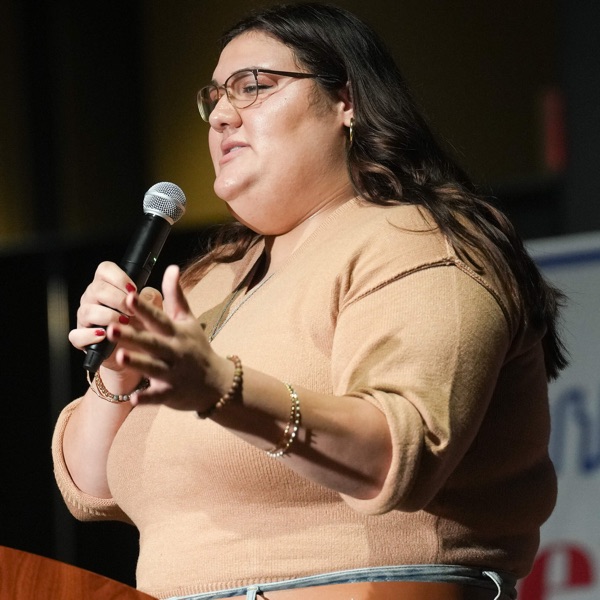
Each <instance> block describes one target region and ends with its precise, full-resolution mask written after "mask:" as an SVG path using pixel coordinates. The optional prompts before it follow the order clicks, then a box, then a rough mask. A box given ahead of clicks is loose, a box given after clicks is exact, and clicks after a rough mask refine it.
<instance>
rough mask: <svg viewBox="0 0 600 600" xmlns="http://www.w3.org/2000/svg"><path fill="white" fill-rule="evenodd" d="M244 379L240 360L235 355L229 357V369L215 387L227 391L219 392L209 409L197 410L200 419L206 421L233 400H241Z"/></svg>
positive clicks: (219, 378) (219, 377)
mask: <svg viewBox="0 0 600 600" xmlns="http://www.w3.org/2000/svg"><path fill="white" fill-rule="evenodd" d="M231 363H233V372H232V370H231ZM243 377H244V372H243V368H242V361H241V360H240V358H239V357H238V356H235V355H229V356H227V369H226V370H224V371H223V372H222V374H221V375H220V376H217V379H218V380H219V381H218V382H217V383H216V386H215V387H216V389H217V390H225V391H219V392H217V393H218V394H219V395H218V397H217V399H216V400H215V401H214V402H213V403H212V404H209V406H208V407H207V408H204V409H202V410H197V411H196V414H197V415H198V418H200V419H206V418H208V417H210V416H212V415H213V414H214V413H215V412H217V411H219V410H221V409H222V408H223V407H224V406H225V405H226V404H228V403H229V402H231V401H232V400H234V399H238V398H240V397H241V394H242V383H243Z"/></svg>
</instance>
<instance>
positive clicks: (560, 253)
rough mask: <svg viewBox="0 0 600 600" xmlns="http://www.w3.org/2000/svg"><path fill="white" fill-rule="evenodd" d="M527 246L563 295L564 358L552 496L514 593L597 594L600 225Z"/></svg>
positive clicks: (555, 401) (525, 598) (554, 387)
mask: <svg viewBox="0 0 600 600" xmlns="http://www.w3.org/2000/svg"><path fill="white" fill-rule="evenodd" d="M528 247H529V249H530V251H531V252H532V254H533V256H534V257H535V259H536V261H537V263H538V264H539V265H540V267H541V268H542V270H543V271H544V273H545V275H546V277H547V278H548V279H549V280H550V281H551V282H552V283H554V284H555V285H557V286H558V287H560V288H561V289H562V290H563V291H564V292H565V293H566V294H567V296H568V305H567V308H566V309H565V311H564V323H563V327H564V335H565V342H566V344H567V346H568V349H569V353H570V360H571V363H570V366H569V367H568V368H567V369H566V370H565V371H564V372H563V373H562V374H561V376H560V378H559V379H558V380H557V381H555V382H553V383H552V384H551V388H550V406H551V411H552V435H551V454H552V459H553V461H554V464H555V466H556V470H557V473H558V485H559V493H558V503H557V506H556V509H555V511H554V513H553V515H552V516H551V518H550V520H549V521H548V522H547V523H546V524H545V525H544V527H543V529H542V540H541V546H540V550H539V553H538V556H537V560H536V563H535V566H534V569H533V571H532V572H531V574H530V575H529V577H528V578H527V579H525V580H524V581H523V583H522V585H521V586H520V594H519V600H598V599H599V598H600V581H599V578H600V233H594V234H585V235H577V236H568V237H562V238H555V239H549V240H536V241H534V242H531V243H529V244H528ZM531 427H535V423H531Z"/></svg>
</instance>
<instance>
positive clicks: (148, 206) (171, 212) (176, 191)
mask: <svg viewBox="0 0 600 600" xmlns="http://www.w3.org/2000/svg"><path fill="white" fill-rule="evenodd" d="M184 212H185V194H184V193H183V191H182V189H181V188H180V187H179V186H177V185H175V184H174V183H169V182H168V181H162V182H161V183H156V184H154V185H153V186H152V187H151V188H150V189H149V190H148V191H147V192H146V195H145V196H144V213H145V214H151V215H158V216H159V217H162V218H163V219H166V220H167V221H168V222H169V223H170V224H171V225H173V223H175V222H176V221H179V219H180V218H181V217H182V216H183V213H184Z"/></svg>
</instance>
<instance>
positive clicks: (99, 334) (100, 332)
mask: <svg viewBox="0 0 600 600" xmlns="http://www.w3.org/2000/svg"><path fill="white" fill-rule="evenodd" d="M105 333H106V332H105V331H104V329H96V331H94V334H96V335H97V336H98V337H101V336H103V335H104V334H105Z"/></svg>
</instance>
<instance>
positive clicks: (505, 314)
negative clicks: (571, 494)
mask: <svg viewBox="0 0 600 600" xmlns="http://www.w3.org/2000/svg"><path fill="white" fill-rule="evenodd" d="M417 229H419V230H421V231H417ZM426 229H427V226H426V224H425V223H424V222H423V219H422V218H421V216H420V213H419V212H418V210H417V209H416V208H415V207H412V206H395V207H378V206H373V205H363V204H361V203H360V202H358V201H350V202H348V203H347V204H345V205H343V206H342V207H341V208H340V209H338V210H337V211H336V212H335V213H333V214H332V215H331V216H329V217H328V219H327V221H326V222H325V223H324V224H322V225H321V226H320V228H319V229H318V230H317V231H316V232H315V233H314V234H313V235H312V236H311V237H310V238H309V239H308V240H307V241H306V242H305V243H304V244H303V245H302V246H301V247H300V248H299V249H298V250H297V251H296V252H295V253H294V255H293V256H292V257H291V258H290V259H289V260H288V261H287V262H286V264H285V265H284V266H283V267H282V268H281V269H280V270H279V271H278V272H277V273H276V274H275V275H274V276H273V277H272V278H271V279H270V280H269V281H268V282H267V283H265V284H264V285H263V286H261V287H260V288H258V289H257V288H255V290H256V291H255V293H254V294H253V295H252V296H249V297H248V299H247V301H246V302H245V303H244V304H243V305H242V306H241V307H240V308H239V310H238V311H237V312H236V313H235V314H234V315H233V316H232V317H231V319H230V320H229V321H228V322H227V323H226V324H225V326H224V327H223V329H222V330H221V331H220V332H219V333H218V335H217V336H216V338H215V340H214V341H213V346H214V348H215V349H216V350H217V351H218V352H219V353H221V354H223V355H224V354H230V353H235V354H237V355H239V356H240V357H241V358H242V360H243V363H244V365H247V366H248V367H253V368H255V369H259V370H262V371H264V372H266V373H269V374H271V375H273V376H275V377H278V378H280V379H281V380H282V381H288V382H291V383H293V384H294V383H295V384H297V385H299V386H304V387H306V388H309V389H314V390H317V391H320V392H326V393H330V394H335V395H352V396H358V397H361V398H364V399H365V400H366V401H367V402H372V403H373V404H375V405H377V406H378V407H380V409H381V410H382V411H383V412H384V413H385V415H386V417H387V419H388V422H389V426H390V430H391V434H392V437H393V445H394V455H393V461H392V468H391V470H390V473H389V476H388V478H387V481H386V483H385V486H384V489H383V490H382V492H381V494H380V495H379V496H378V497H376V498H374V499H371V500H356V499H353V498H349V497H344V496H340V495H339V494H337V493H334V492H332V491H330V490H328V489H325V488H322V487H320V486H318V485H316V484H313V483H311V482H310V481H307V480H305V479H303V478H301V477H300V476H298V475H296V474H295V473H294V472H292V471H290V470H289V469H288V468H287V467H286V465H285V459H283V460H282V461H277V460H273V459H272V458H269V457H268V456H267V455H266V454H265V453H264V452H262V451H260V450H258V449H256V448H254V447H253V446H250V445H249V444H247V443H245V442H244V441H241V440H240V439H238V438H237V437H236V436H234V435H232V434H230V433H229V432H227V431H226V430H224V429H222V428H221V427H220V426H218V425H216V424H215V423H213V422H211V421H210V420H206V421H201V420H199V419H197V418H196V416H195V414H193V413H187V412H178V411H174V410H171V409H169V408H165V407H145V406H144V407H138V408H135V409H134V410H133V411H132V412H131V414H130V415H129V417H128V418H127V420H126V421H125V423H124V424H123V425H122V427H121V429H120V431H119V433H118V435H117V437H116V439H115V441H114V444H113V446H112V449H111V453H110V459H109V467H108V476H109V482H110V486H111V490H112V493H113V496H114V500H100V499H97V498H92V497H89V496H86V495H85V494H83V493H81V491H79V490H78V489H77V488H76V487H75V486H74V485H73V483H72V481H71V480H70V478H69V475H68V471H67V469H66V468H65V465H64V460H63V457H62V444H61V441H62V432H63V431H64V426H65V423H66V421H67V420H68V418H69V415H70V414H71V413H72V411H73V410H76V407H77V401H75V402H74V403H71V404H70V405H69V406H67V407H66V408H65V410H64V411H63V413H62V415H61V417H60V420H59V422H58V424H57V428H56V432H55V438H54V445H53V451H54V459H55V465H56V477H57V481H58V485H59V487H60V489H61V491H62V493H63V496H64V498H65V500H66V502H67V504H68V506H69V508H70V510H71V511H72V513H73V514H74V515H75V516H76V517H77V518H79V519H88V520H89V519H123V520H130V521H132V522H133V523H134V524H135V525H136V526H137V527H138V528H139V531H140V557H139V563H138V572H137V577H138V587H139V588H140V589H141V590H143V591H145V592H147V593H149V594H152V595H155V596H158V597H168V596H171V595H183V594H192V593H201V592H207V591H214V590H218V589H223V588H230V587H236V586H240V585H247V584H250V583H253V582H268V581H275V580H281V579H287V578H293V577H300V576H305V575H310V574H315V573H323V572H329V571H335V570H343V569H351V568H359V567H366V566H381V565H398V564H418V563H445V564H460V565H475V566H482V567H486V568H496V569H501V570H505V571H509V572H512V573H514V574H515V575H517V576H523V575H524V574H525V573H526V572H527V571H528V569H529V568H530V566H531V562H532V559H533V557H534V554H535V552H536V549H537V546H538V532H539V526H540V524H541V523H542V522H543V521H544V520H545V519H546V518H547V517H548V515H549V513H550V512H551V510H552V507H553V505H554V501H555V494H556V489H555V475H554V470H553V468H552V465H551V463H550V460H549V458H548V454H547V442H548V435H549V415H548V405H547V389H546V378H545V372H544V366H543V356H542V350H541V346H540V342H539V339H538V338H537V337H536V336H535V335H533V334H532V333H531V332H529V331H526V330H524V329H523V325H522V323H521V319H520V318H519V316H518V315H515V314H511V313H510V310H509V307H508V303H507V302H506V301H505V299H504V300H503V298H504V296H503V292H502V291H501V290H500V289H499V288H498V287H497V286H496V285H495V284H494V282H493V279H492V278H486V279H485V280H483V279H482V278H480V277H478V276H476V275H475V274H474V272H473V271H472V270H471V269H470V268H469V267H468V266H466V265H465V264H463V263H462V262H461V261H460V260H458V259H457V258H456V257H455V256H454V254H453V252H452V251H451V249H450V248H449V246H448V244H447V243H446V241H445V239H444V238H443V237H442V236H441V235H440V234H439V233H438V232H435V231H434V232H432V231H429V230H427V231H426ZM260 252H261V248H255V249H254V250H252V251H251V252H250V253H249V255H248V256H247V257H246V258H245V259H244V260H242V261H240V262H239V263H236V264H232V265H219V266H217V267H215V268H214V269H213V270H212V271H210V272H209V274H208V275H207V276H206V277H205V278H204V279H203V281H201V282H200V283H199V284H198V285H197V286H196V287H195V288H194V289H193V290H192V292H191V294H190V295H189V299H190V302H191V305H192V306H193V308H194V310H195V311H196V314H198V315H199V317H200V319H201V320H202V321H203V322H206V323H207V330H208V331H210V330H211V328H212V327H213V326H214V323H215V320H216V318H217V316H218V315H219V314H220V312H221V311H222V309H223V306H224V305H225V303H226V301H227V299H228V298H229V296H230V294H231V292H232V290H233V289H234V288H235V287H236V286H237V285H238V284H239V283H240V281H242V280H243V278H244V276H245V274H246V273H247V272H248V270H249V269H250V268H251V266H252V265H253V264H254V262H255V260H256V259H257V258H258V255H259V254H260Z"/></svg>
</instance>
